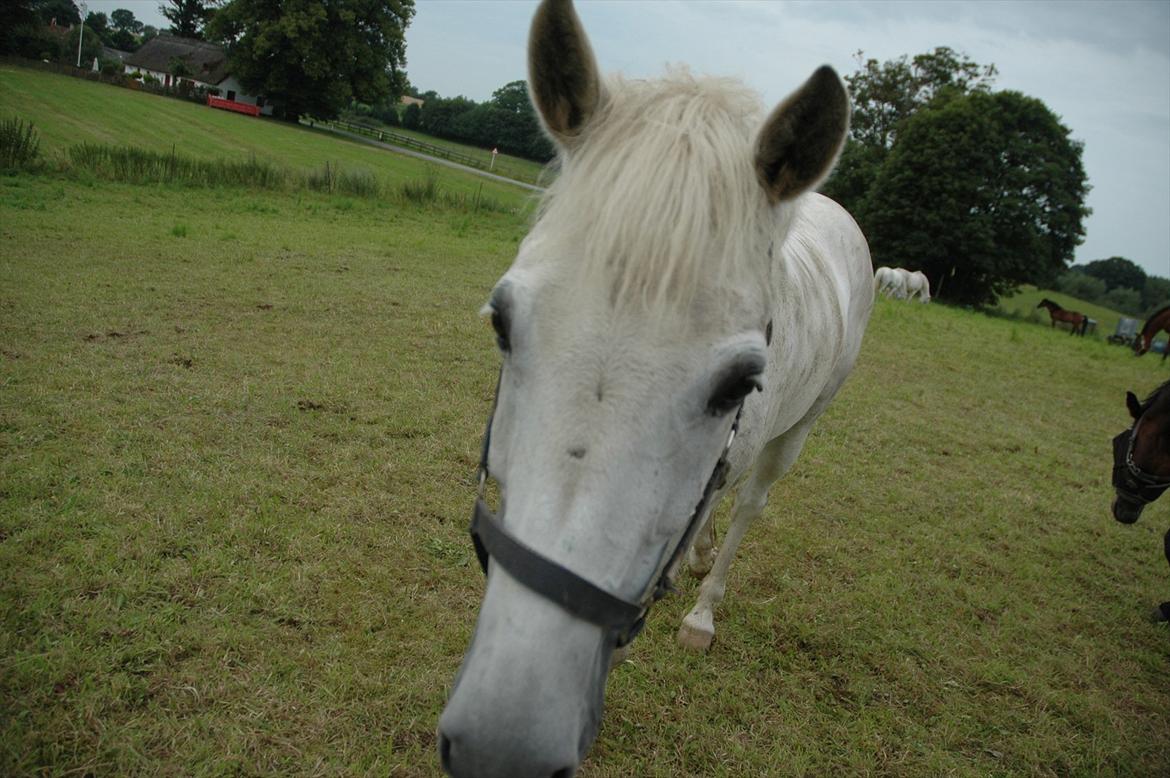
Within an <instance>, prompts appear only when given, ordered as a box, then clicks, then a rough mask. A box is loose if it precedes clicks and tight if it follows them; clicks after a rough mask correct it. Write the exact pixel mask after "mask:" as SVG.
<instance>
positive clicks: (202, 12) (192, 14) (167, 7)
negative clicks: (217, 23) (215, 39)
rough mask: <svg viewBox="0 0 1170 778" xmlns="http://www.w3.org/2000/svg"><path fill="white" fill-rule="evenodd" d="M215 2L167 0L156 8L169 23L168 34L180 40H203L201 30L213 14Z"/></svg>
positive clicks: (211, 0) (206, 0) (212, 0)
mask: <svg viewBox="0 0 1170 778" xmlns="http://www.w3.org/2000/svg"><path fill="white" fill-rule="evenodd" d="M216 2H217V0H167V1H166V3H165V4H163V5H160V6H159V7H158V10H159V12H160V13H161V14H162V15H163V16H165V17H166V19H167V21H168V22H170V23H171V28H170V32H171V33H173V34H174V35H178V36H179V37H180V38H197V39H199V40H202V39H203V28H204V26H205V25H206V24H207V22H208V20H209V19H211V17H212V16H213V15H214V14H215V3H216Z"/></svg>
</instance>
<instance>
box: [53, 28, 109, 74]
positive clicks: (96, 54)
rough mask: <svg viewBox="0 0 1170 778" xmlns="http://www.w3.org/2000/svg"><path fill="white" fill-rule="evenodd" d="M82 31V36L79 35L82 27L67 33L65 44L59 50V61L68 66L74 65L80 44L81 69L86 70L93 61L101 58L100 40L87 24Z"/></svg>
mask: <svg viewBox="0 0 1170 778" xmlns="http://www.w3.org/2000/svg"><path fill="white" fill-rule="evenodd" d="M84 29H85V34H84V35H82V34H81V30H82V27H81V26H80V25H79V26H77V27H74V28H73V29H72V30H70V31H69V35H68V38H67V43H66V45H65V46H64V47H63V48H62V49H61V53H60V56H59V61H61V62H64V63H66V64H69V65H76V64H77V54H78V52H77V45H78V43H79V42H80V44H81V67H83V68H88V67H89V66H90V65H92V64H93V61H94V60H95V59H99V58H101V55H102V39H101V38H99V37H98V34H97V33H96V32H95V31H94V30H92V29H91V28H90V26H89V25H88V24H87V25H85V27H84ZM78 39H80V41H79V40H78Z"/></svg>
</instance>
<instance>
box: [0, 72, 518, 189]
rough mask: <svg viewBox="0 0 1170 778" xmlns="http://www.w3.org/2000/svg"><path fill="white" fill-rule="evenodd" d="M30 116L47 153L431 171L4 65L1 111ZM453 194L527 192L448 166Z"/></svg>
mask: <svg viewBox="0 0 1170 778" xmlns="http://www.w3.org/2000/svg"><path fill="white" fill-rule="evenodd" d="M10 114H15V115H17V116H20V117H21V118H23V119H25V120H27V121H32V122H33V123H34V124H35V125H36V129H37V132H38V133H39V134H40V137H41V143H42V148H43V150H44V151H45V152H46V153H47V154H49V155H55V154H61V153H63V152H64V151H65V150H67V149H68V148H69V147H70V146H72V145H74V144H77V143H83V142H87V143H105V144H114V145H122V144H128V145H132V146H137V147H141V148H144V149H148V150H152V151H158V152H170V151H171V150H172V148H173V149H175V150H176V151H177V152H179V153H183V154H186V155H190V156H193V157H197V158H207V159H216V158H237V159H239V158H248V157H250V156H255V157H257V158H258V159H263V160H266V161H269V162H273V163H275V164H278V165H282V166H286V167H290V168H294V169H308V168H319V167H321V166H322V165H324V164H325V163H326V162H328V163H330V164H338V163H340V164H341V165H342V166H343V167H344V168H348V169H351V170H369V171H371V172H373V173H374V174H375V175H377V176H378V177H379V178H380V179H382V180H383V181H385V182H387V183H388V184H389V185H391V186H396V185H397V184H399V183H401V182H404V181H409V180H412V179H419V178H422V177H424V176H425V175H426V171H427V169H428V166H427V163H426V162H423V161H421V160H417V159H413V158H410V157H405V156H400V155H397V154H394V153H391V152H387V151H385V150H381V149H375V148H372V147H370V146H368V145H366V144H362V143H358V142H354V141H348V140H343V139H340V138H338V137H336V136H334V135H332V134H330V133H327V132H324V131H314V130H312V129H309V128H307V127H301V126H298V125H293V124H288V123H284V122H278V121H274V120H269V119H257V118H254V117H251V116H244V115H241V114H235V113H230V112H228V111H220V110H215V109H212V108H208V107H206V106H202V105H197V104H195V103H191V102H187V101H184V100H176V99H171V98H167V97H160V96H158V95H154V94H149V93H146V92H136V91H133V90H130V89H123V88H121V87H115V86H110V85H108V84H100V83H95V82H91V81H85V80H82V79H77V78H71V77H68V76H62V75H57V74H53V73H43V72H40V71H36V70H26V69H24V68H18V67H12V66H8V65H0V115H10ZM439 174H440V175H441V176H442V179H443V184H444V186H445V187H446V188H447V189H449V190H450V191H452V192H455V193H463V194H467V193H471V192H474V191H478V190H480V188H481V187H482V191H483V193H484V194H485V195H488V196H491V197H493V198H496V199H501V200H507V201H512V202H516V203H520V202H523V201H526V200H527V199H529V197H530V195H529V194H528V193H527V192H524V191H522V190H520V189H518V188H515V187H511V186H509V185H507V184H503V183H497V182H494V181H489V180H485V179H482V178H479V177H475V176H471V175H468V174H463V173H460V172H458V171H454V170H450V169H447V168H443V169H441V170H440V171H439Z"/></svg>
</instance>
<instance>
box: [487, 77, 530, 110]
mask: <svg viewBox="0 0 1170 778" xmlns="http://www.w3.org/2000/svg"><path fill="white" fill-rule="evenodd" d="M491 104H492V105H494V106H495V107H496V108H499V109H500V110H501V111H506V112H508V113H514V114H517V115H520V116H523V115H525V114H533V115H535V113H536V111H535V110H534V109H533V107H532V101H531V100H530V99H529V98H528V82H526V81H512V82H509V83H507V84H504V85H503V86H502V87H500V88H499V89H497V90H496V91H494V92H492V99H491Z"/></svg>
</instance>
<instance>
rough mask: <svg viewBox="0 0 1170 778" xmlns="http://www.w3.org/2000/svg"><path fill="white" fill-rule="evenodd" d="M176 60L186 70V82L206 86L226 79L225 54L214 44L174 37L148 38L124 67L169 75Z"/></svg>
mask: <svg viewBox="0 0 1170 778" xmlns="http://www.w3.org/2000/svg"><path fill="white" fill-rule="evenodd" d="M175 59H179V60H181V61H182V62H183V64H184V65H186V66H187V71H188V72H189V74H190V75H188V76H187V78H191V79H194V80H195V81H202V82H203V83H205V84H218V83H219V82H220V81H223V80H224V79H225V78H227V77H228V71H227V52H226V51H224V50H223V47H221V46H216V45H215V44H214V43H208V42H206V41H197V40H193V39H191V38H177V37H175V36H173V35H159V36H157V37H155V38H151V39H150V40H149V41H147V42H146V43H145V44H143V46H142V48H140V49H139V50H138V51H136V52H134V53H133V54H131V55H130V56H129V57H127V58H126V66H127V67H134V68H140V69H145V70H153V71H155V72H156V73H170V72H171V62H172V61H174V60H175Z"/></svg>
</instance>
